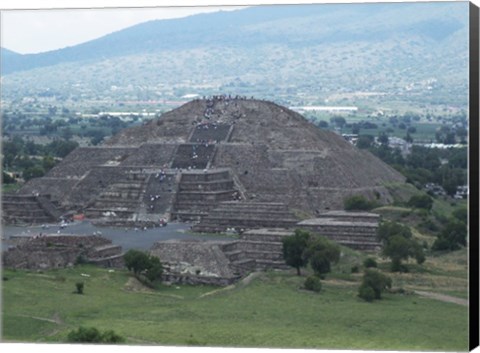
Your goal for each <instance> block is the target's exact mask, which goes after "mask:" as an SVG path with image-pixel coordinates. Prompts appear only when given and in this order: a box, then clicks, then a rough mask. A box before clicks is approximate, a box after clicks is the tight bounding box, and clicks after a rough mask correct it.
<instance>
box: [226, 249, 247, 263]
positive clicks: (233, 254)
mask: <svg viewBox="0 0 480 353" xmlns="http://www.w3.org/2000/svg"><path fill="white" fill-rule="evenodd" d="M223 253H224V254H225V256H226V257H227V258H228V260H229V261H230V262H235V261H239V260H242V259H245V253H244V252H243V251H242V250H232V251H224V252H223Z"/></svg>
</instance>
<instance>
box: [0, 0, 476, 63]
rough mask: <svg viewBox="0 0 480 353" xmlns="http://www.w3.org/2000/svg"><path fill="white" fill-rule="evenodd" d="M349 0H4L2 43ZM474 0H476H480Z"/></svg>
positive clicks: (42, 43) (91, 35) (11, 45)
mask: <svg viewBox="0 0 480 353" xmlns="http://www.w3.org/2000/svg"><path fill="white" fill-rule="evenodd" d="M346 1H348V0H343V1H342V0H339V1H335V0H331V1H327V0H325V1H321V0H310V1H305V0H303V1H302V0H261V1H258V0H257V1H252V0H196V1H189V0H180V1H179V0H69V1H65V0H48V1H45V0H43V1H41V2H40V1H38V0H37V1H28V0H2V2H1V4H0V9H1V10H2V11H1V14H0V15H1V21H0V34H1V36H0V43H1V46H2V47H4V48H7V49H10V50H13V51H15V52H17V53H20V54H30V53H39V52H45V51H49V50H54V49H60V48H64V47H67V46H73V45H76V44H80V43H83V42H87V41H89V40H92V39H96V38H99V37H101V36H104V35H106V34H109V33H112V32H115V31H118V30H121V29H124V28H127V27H130V26H133V25H135V24H138V23H142V22H146V21H149V20H154V19H167V18H178V17H185V16H189V15H193V14H196V13H201V12H212V11H219V10H223V11H227V10H237V9H239V8H242V7H241V6H233V5H244V6H246V5H256V4H281V3H284V4H294V3H322V2H346ZM366 1H372V0H366ZM366 1H365V0H363V1H362V2H366ZM476 1H477V3H478V1H480V0H476ZM349 2H355V1H349ZM357 2H359V1H357ZM383 2H385V1H383ZM179 5H182V6H184V7H179ZM202 5H203V6H202ZM216 5H227V6H216ZM159 6H163V7H159ZM185 6H187V7H185ZM66 7H68V8H69V9H68V8H66ZM139 7H143V8H139Z"/></svg>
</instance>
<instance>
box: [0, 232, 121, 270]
mask: <svg viewBox="0 0 480 353" xmlns="http://www.w3.org/2000/svg"><path fill="white" fill-rule="evenodd" d="M17 239H18V242H17V243H18V244H17V246H15V247H12V248H9V249H8V250H7V251H4V252H3V255H2V261H3V266H5V267H7V268H27V269H48V268H62V267H67V266H73V265H74V264H75V262H76V261H78V259H79V257H83V259H84V260H85V261H87V262H90V263H94V264H97V265H101V266H105V267H122V266H123V254H122V249H121V247H120V246H118V245H114V244H112V242H111V241H110V240H108V239H105V238H102V237H99V236H95V235H92V236H77V235H42V236H34V237H18V238H17Z"/></svg>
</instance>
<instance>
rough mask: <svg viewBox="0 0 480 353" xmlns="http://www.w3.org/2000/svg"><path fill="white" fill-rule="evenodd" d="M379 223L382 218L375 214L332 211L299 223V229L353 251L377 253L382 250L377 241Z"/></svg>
mask: <svg viewBox="0 0 480 353" xmlns="http://www.w3.org/2000/svg"><path fill="white" fill-rule="evenodd" d="M379 221H380V216H379V215H377V214H373V213H367V212H345V211H331V212H327V213H324V214H322V215H320V216H319V217H318V218H314V219H307V220H304V221H302V222H299V223H298V224H297V227H298V228H302V229H306V230H308V231H311V232H313V233H316V234H319V235H322V236H325V237H327V238H329V239H330V240H333V241H335V242H337V243H339V244H341V245H345V246H348V247H351V248H353V249H357V250H367V251H375V250H378V249H380V248H381V243H380V242H379V241H378V239H377V229H378V223H379Z"/></svg>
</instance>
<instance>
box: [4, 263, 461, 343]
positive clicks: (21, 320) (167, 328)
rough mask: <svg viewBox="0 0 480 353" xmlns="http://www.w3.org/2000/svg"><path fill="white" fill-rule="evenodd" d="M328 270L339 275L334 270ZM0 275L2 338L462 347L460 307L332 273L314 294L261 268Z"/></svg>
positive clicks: (298, 281)
mask: <svg viewBox="0 0 480 353" xmlns="http://www.w3.org/2000/svg"><path fill="white" fill-rule="evenodd" d="M347 256H348V257H349V258H350V260H351V259H352V258H354V257H355V255H354V254H348V255H347ZM352 261H354V260H352ZM355 261H356V260H355ZM337 270H338V271H337ZM335 271H337V273H342V272H341V268H340V269H339V268H335V269H334V272H335ZM81 273H87V274H89V275H90V277H82V276H81ZM4 276H6V277H7V278H8V280H7V281H3V310H4V312H3V327H4V332H3V337H4V340H7V341H25V342H27V341H28V342H59V341H60V342H63V341H65V339H66V336H67V334H68V332H69V331H71V330H73V329H76V328H78V326H80V325H83V326H94V327H97V328H98V329H99V330H102V331H103V330H106V329H112V330H114V331H115V332H116V333H118V334H120V335H122V336H124V337H125V338H126V339H127V343H129V344H161V345H196V346H201V345H207V346H226V347H234V346H235V347H285V348H336V349H370V350H372V349H389V350H442V351H450V350H465V349H466V348H467V332H468V330H467V327H468V326H467V308H466V307H463V306H460V305H455V304H449V303H443V302H440V301H435V300H431V299H425V298H421V297H417V296H414V295H400V294H386V295H385V298H384V299H383V300H381V301H376V302H374V303H367V302H364V301H362V300H360V299H359V298H358V297H357V288H358V283H354V282H353V283H352V282H344V281H341V280H340V281H339V280H338V279H337V278H335V275H332V276H331V277H327V280H326V281H323V290H322V292H321V293H320V294H315V293H313V292H309V291H305V290H302V289H301V287H302V285H303V281H304V279H305V277H297V276H295V275H293V272H290V271H287V272H267V273H263V274H261V275H260V276H258V277H257V278H255V279H254V280H252V282H250V283H249V284H248V285H245V284H241V283H240V284H238V285H237V286H235V287H234V288H230V289H228V288H227V289H224V290H220V291H216V290H218V288H216V287H210V286H186V285H185V286H184V285H182V286H175V285H172V286H163V285H162V286H161V288H160V289H159V290H157V291H152V290H147V289H143V288H142V287H141V286H133V288H135V289H136V290H127V289H126V286H125V284H126V283H127V282H129V281H130V282H129V283H131V280H130V275H129V274H128V273H127V272H126V271H115V272H113V273H112V272H108V270H106V269H100V268H95V267H91V266H81V267H77V268H73V269H62V270H51V271H46V272H45V273H37V272H28V271H20V270H17V271H11V270H5V271H4ZM79 280H82V281H84V282H85V294H83V295H79V294H74V293H73V292H74V291H75V282H77V281H79ZM212 291H216V292H215V293H211V295H206V296H203V295H204V294H206V293H209V292H212Z"/></svg>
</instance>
